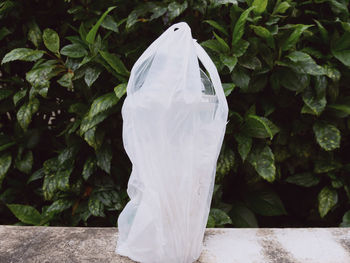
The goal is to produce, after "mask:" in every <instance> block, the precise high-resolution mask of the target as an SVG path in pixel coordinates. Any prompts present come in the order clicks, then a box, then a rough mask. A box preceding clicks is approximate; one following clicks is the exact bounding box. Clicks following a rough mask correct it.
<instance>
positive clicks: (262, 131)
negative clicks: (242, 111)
mask: <svg viewBox="0 0 350 263" xmlns="http://www.w3.org/2000/svg"><path fill="white" fill-rule="evenodd" d="M242 130H243V131H244V133H245V134H246V135H248V136H251V137H255V138H270V140H272V139H273V136H274V135H275V134H276V133H277V132H279V128H278V127H277V126H276V125H275V124H274V123H273V122H271V121H270V120H269V119H267V118H266V117H262V116H257V115H253V114H249V115H248V116H247V117H246V121H245V124H244V125H243V128H242Z"/></svg>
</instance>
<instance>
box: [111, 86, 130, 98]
mask: <svg viewBox="0 0 350 263" xmlns="http://www.w3.org/2000/svg"><path fill="white" fill-rule="evenodd" d="M127 85H128V84H127V83H122V84H119V85H118V86H116V87H114V93H115V95H116V96H117V98H118V99H121V97H123V96H124V94H125V93H126V87H127Z"/></svg>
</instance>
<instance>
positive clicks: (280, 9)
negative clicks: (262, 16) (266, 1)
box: [272, 1, 290, 15]
mask: <svg viewBox="0 0 350 263" xmlns="http://www.w3.org/2000/svg"><path fill="white" fill-rule="evenodd" d="M289 7H290V4H289V3H288V2H287V1H285V2H278V1H277V2H276V6H275V8H274V10H273V12H272V14H273V15H274V14H278V13H281V14H283V13H284V12H286V11H287V9H288V8H289Z"/></svg>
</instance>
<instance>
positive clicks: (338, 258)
mask: <svg viewBox="0 0 350 263" xmlns="http://www.w3.org/2000/svg"><path fill="white" fill-rule="evenodd" d="M117 234H118V233H117V228H104V227H96V228H87V227H43V226H39V227H35V226H0V262H1V263H12V262H13V263H19V262H35V263H36V262H38V263H39V262H40V263H56V262H57V263H58V262H60V263H61V262H67V263H68V262H69V263H75V262H77V263H78V262H89V263H94V262H99V263H100V262H103V263H105V262H122V263H130V262H133V261H132V260H129V259H128V258H125V257H121V256H118V255H116V254H115V253H114V249H115V244H116V240H117ZM204 245H205V248H204V250H203V253H202V255H201V257H200V258H199V260H198V262H199V263H269V262H273V263H335V262H336V263H349V262H350V228H236V229H229V228H228V229H226V228H225V229H224V228H220V229H217V228H216V229H207V230H206V234H205V239H204Z"/></svg>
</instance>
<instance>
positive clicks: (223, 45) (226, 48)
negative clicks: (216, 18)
mask: <svg viewBox="0 0 350 263" xmlns="http://www.w3.org/2000/svg"><path fill="white" fill-rule="evenodd" d="M213 34H214V36H215V38H216V39H217V40H218V42H219V44H220V46H221V50H222V51H223V52H224V53H228V52H230V47H229V46H228V45H227V44H226V42H225V40H224V39H222V38H221V37H220V36H218V35H217V34H216V33H215V32H214V31H213Z"/></svg>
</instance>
